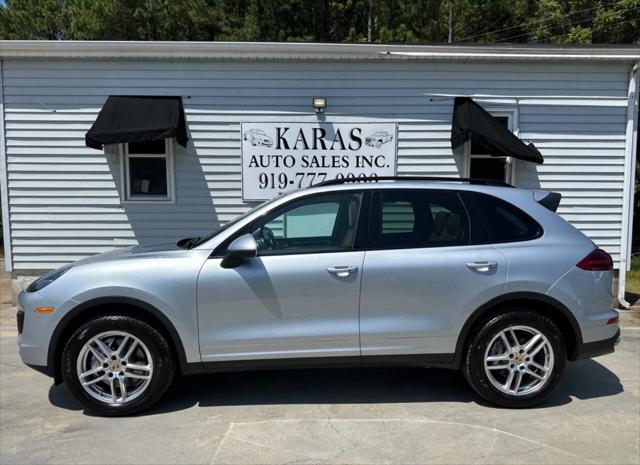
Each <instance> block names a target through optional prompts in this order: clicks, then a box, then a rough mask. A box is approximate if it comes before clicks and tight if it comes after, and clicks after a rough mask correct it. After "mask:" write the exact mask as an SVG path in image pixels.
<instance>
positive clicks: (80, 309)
mask: <svg viewBox="0 0 640 465" xmlns="http://www.w3.org/2000/svg"><path fill="white" fill-rule="evenodd" d="M114 305H115V306H118V313H119V314H125V315H129V316H134V317H137V318H141V319H143V320H145V321H146V322H147V323H150V324H152V325H153V326H154V327H155V328H156V329H157V330H158V331H160V332H162V333H163V334H164V336H165V337H167V338H168V341H169V342H170V344H171V347H172V350H173V351H174V355H175V356H176V359H177V361H178V364H179V367H180V370H181V372H184V371H186V368H187V359H186V354H185V351H184V346H183V344H182V340H181V339H180V336H179V334H178V331H177V330H176V328H175V326H174V325H173V323H171V321H170V320H169V318H167V317H166V315H164V314H163V313H162V312H161V311H160V310H158V309H157V308H156V307H154V306H153V305H151V304H149V303H147V302H144V301H142V300H139V299H135V298H132V297H100V298H96V299H91V300H88V301H86V302H82V303H81V304H78V305H77V306H75V307H74V308H73V309H71V310H70V311H69V312H67V314H66V315H65V316H64V318H62V320H60V322H59V323H58V325H57V326H56V328H55V330H54V331H53V334H52V336H51V340H50V342H49V349H48V353H47V366H48V371H49V372H50V374H51V376H53V377H54V378H55V379H56V380H59V379H60V378H61V371H60V360H61V358H62V351H63V349H64V344H65V342H66V341H67V339H68V337H70V336H71V333H72V332H73V331H74V330H75V329H76V328H77V327H78V326H79V325H81V324H82V323H84V322H85V321H87V320H89V319H90V318H92V317H95V316H97V315H102V314H105V313H108V312H110V311H111V312H112V311H113V306H114ZM90 310H94V311H90Z"/></svg>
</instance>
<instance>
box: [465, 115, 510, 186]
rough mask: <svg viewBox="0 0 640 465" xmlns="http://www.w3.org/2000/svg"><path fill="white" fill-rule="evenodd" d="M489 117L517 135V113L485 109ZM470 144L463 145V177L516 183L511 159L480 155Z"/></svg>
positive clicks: (480, 152) (485, 154)
mask: <svg viewBox="0 0 640 465" xmlns="http://www.w3.org/2000/svg"><path fill="white" fill-rule="evenodd" d="M486 110H487V111H488V112H489V113H491V115H492V116H493V117H494V118H496V119H497V120H499V121H500V122H501V123H503V124H504V125H505V126H506V127H507V128H508V129H509V131H511V132H513V133H515V134H516V135H517V128H516V121H517V111H516V110H515V109H514V110H508V109H507V110H505V109H503V108H501V109H492V108H486ZM482 152H483V151H482V149H480V148H477V147H474V146H473V144H472V143H471V142H467V143H466V145H465V177H469V178H482V179H491V180H495V181H503V182H508V183H510V184H515V182H516V160H515V159H514V158H512V157H494V156H491V155H490V154H488V153H482Z"/></svg>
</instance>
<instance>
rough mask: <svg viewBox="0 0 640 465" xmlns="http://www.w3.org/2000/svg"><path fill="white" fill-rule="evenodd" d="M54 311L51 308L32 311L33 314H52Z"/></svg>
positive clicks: (39, 308)
mask: <svg viewBox="0 0 640 465" xmlns="http://www.w3.org/2000/svg"><path fill="white" fill-rule="evenodd" d="M54 310H55V308H53V307H38V308H36V309H35V310H34V311H33V313H53V311H54Z"/></svg>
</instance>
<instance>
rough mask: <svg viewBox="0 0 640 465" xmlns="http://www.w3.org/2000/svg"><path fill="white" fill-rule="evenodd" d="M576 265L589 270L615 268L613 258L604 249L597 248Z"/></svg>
mask: <svg viewBox="0 0 640 465" xmlns="http://www.w3.org/2000/svg"><path fill="white" fill-rule="evenodd" d="M576 266H577V267H578V268H582V269H583V270H587V271H608V270H613V259H612V258H611V255H609V254H608V253H607V252H605V251H604V250H602V249H596V250H594V251H593V252H591V253H590V254H589V255H587V256H586V257H584V258H583V259H582V260H580V263H578V264H577V265H576Z"/></svg>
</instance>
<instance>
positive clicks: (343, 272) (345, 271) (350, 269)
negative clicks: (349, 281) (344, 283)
mask: <svg viewBox="0 0 640 465" xmlns="http://www.w3.org/2000/svg"><path fill="white" fill-rule="evenodd" d="M327 271H328V272H329V273H331V274H335V275H336V276H338V277H340V278H346V277H347V276H349V275H350V274H351V273H355V272H356V271H358V267H357V266H349V265H338V266H330V267H329V268H327Z"/></svg>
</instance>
